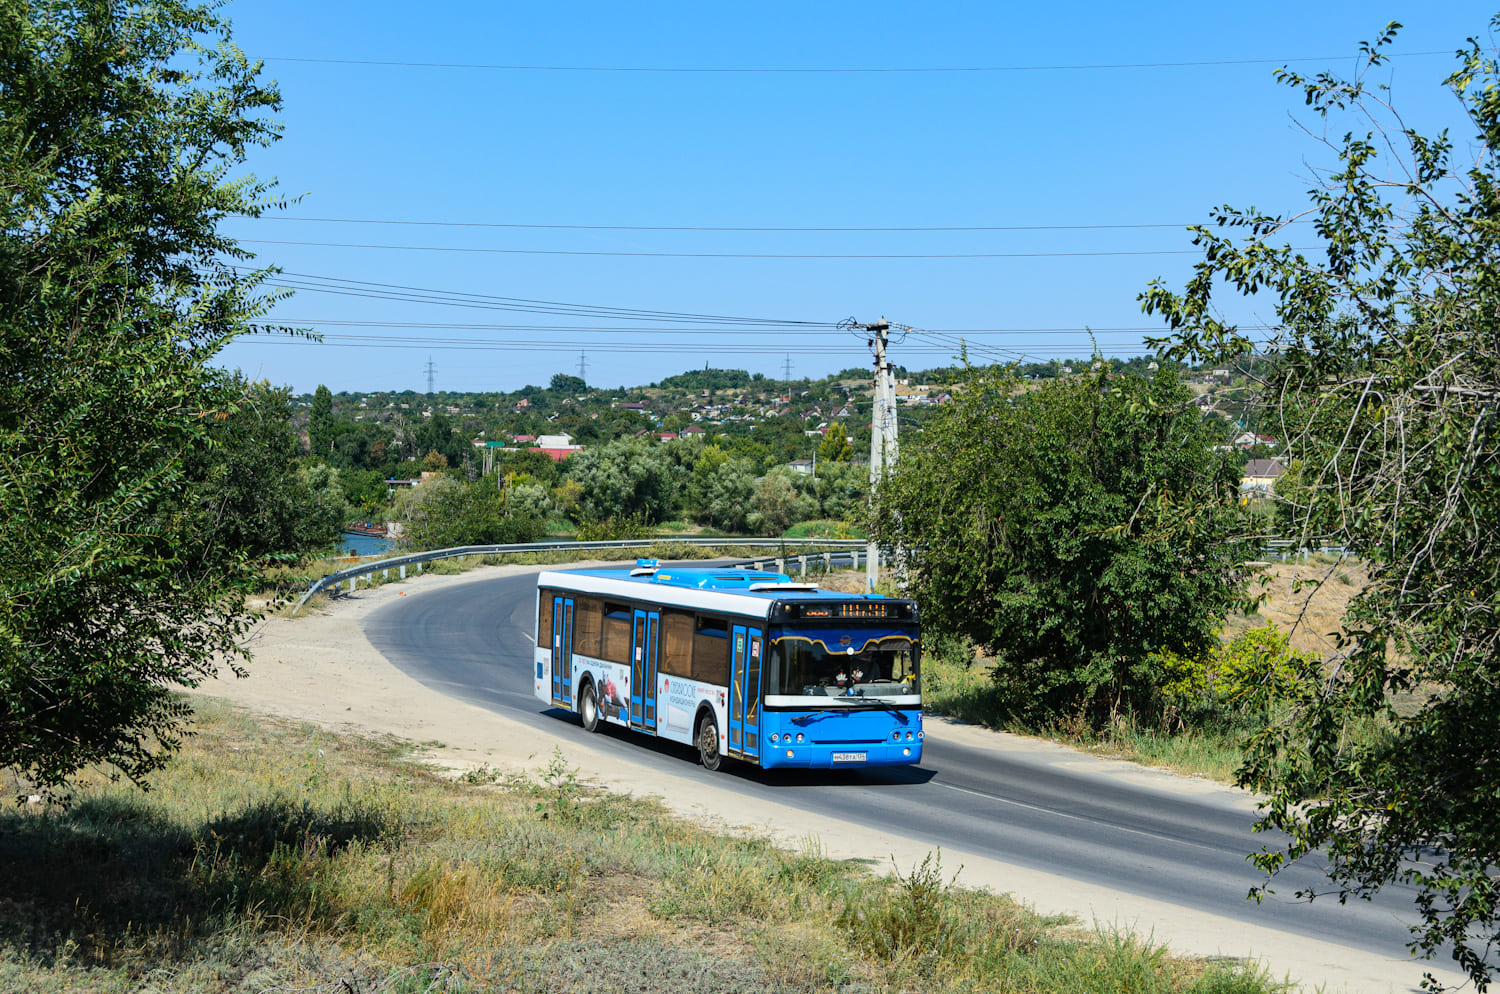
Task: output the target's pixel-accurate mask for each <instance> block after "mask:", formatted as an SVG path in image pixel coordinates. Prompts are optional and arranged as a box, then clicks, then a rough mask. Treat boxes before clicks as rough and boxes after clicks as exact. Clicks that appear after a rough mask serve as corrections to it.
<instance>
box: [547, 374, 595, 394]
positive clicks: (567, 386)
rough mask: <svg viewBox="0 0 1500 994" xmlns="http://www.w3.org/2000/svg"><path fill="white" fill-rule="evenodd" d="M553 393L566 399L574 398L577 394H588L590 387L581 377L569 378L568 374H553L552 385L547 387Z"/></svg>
mask: <svg viewBox="0 0 1500 994" xmlns="http://www.w3.org/2000/svg"><path fill="white" fill-rule="evenodd" d="M547 389H549V390H551V391H552V392H553V393H558V394H562V395H563V396H564V397H572V396H575V395H577V394H581V393H587V392H588V389H589V385H588V384H587V383H585V382H584V381H583V377H581V376H569V375H568V374H567V373H553V374H552V383H551V384H550V385H549V386H548V387H547Z"/></svg>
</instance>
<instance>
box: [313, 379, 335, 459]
mask: <svg viewBox="0 0 1500 994" xmlns="http://www.w3.org/2000/svg"><path fill="white" fill-rule="evenodd" d="M332 446H333V393H332V392H331V391H330V390H329V389H328V388H327V387H326V386H324V385H323V384H321V383H319V384H318V389H317V390H315V391H314V392H313V401H312V412H311V413H310V414H309V415H308V417H307V447H308V448H309V449H310V450H311V451H312V454H313V455H315V456H318V457H320V458H324V459H326V458H328V454H329V451H330V449H331V448H332Z"/></svg>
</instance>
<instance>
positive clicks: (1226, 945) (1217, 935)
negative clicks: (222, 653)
mask: <svg viewBox="0 0 1500 994" xmlns="http://www.w3.org/2000/svg"><path fill="white" fill-rule="evenodd" d="M535 569H536V568H535V567H510V566H503V567H488V568H484V569H479V570H475V571H472V572H469V573H465V574H462V575H459V576H434V575H424V576H419V577H414V578H412V579H409V580H408V581H406V582H404V583H400V584H396V583H392V584H386V585H383V586H380V587H376V588H373V589H363V590H360V591H359V592H358V593H356V594H353V595H345V596H343V597H340V598H339V599H338V600H337V601H334V602H332V603H331V605H330V606H329V607H328V608H327V609H326V610H324V611H321V612H317V613H314V614H312V615H310V616H307V617H302V618H297V619H284V618H273V619H270V620H268V621H267V622H266V623H265V624H264V625H263V626H261V627H260V628H259V629H258V630H257V631H256V633H255V634H254V636H253V638H252V640H251V642H250V648H251V650H252V651H253V652H254V655H255V658H254V662H253V663H252V664H251V666H250V667H249V669H250V675H249V676H248V677H246V678H245V679H242V680H237V679H235V678H234V677H233V676H229V675H227V674H226V675H222V676H221V677H220V678H219V679H217V680H214V681H210V682H207V683H205V684H204V685H203V686H202V687H201V688H200V689H199V690H200V692H201V693H204V694H207V695H210V696H214V697H220V698H224V699H227V700H229V701H231V702H233V703H235V704H237V705H239V706H242V707H244V708H246V709H247V710H249V711H252V712H255V713H260V714H268V715H275V716H279V717H285V718H295V719H300V720H305V721H310V722H314V723H316V724H318V725H321V726H324V727H327V728H330V729H335V730H353V731H362V732H373V733H378V734H385V735H392V736H396V737H398V738H401V739H404V740H408V741H411V742H415V743H421V744H423V745H424V748H425V751H426V754H427V756H428V757H429V758H430V760H431V761H432V762H434V763H436V764H439V765H441V766H444V767H448V768H452V769H455V770H466V769H473V768H476V767H480V766H488V767H490V768H492V769H495V770H499V771H501V772H503V773H512V772H523V771H534V770H537V769H539V768H540V767H542V766H544V765H545V764H546V763H547V762H548V760H549V759H550V758H551V756H552V753H553V750H554V749H557V748H560V749H561V750H562V752H563V755H564V756H565V757H566V759H567V761H568V763H569V764H570V765H574V766H577V767H578V768H579V769H581V770H587V771H589V774H590V776H591V777H592V778H593V779H595V780H597V781H598V782H599V783H601V784H605V785H607V786H608V787H609V789H611V790H618V791H628V792H630V793H633V794H638V795H642V796H652V795H654V796H658V797H661V798H663V800H664V801H665V802H666V804H667V805H668V806H669V807H671V808H672V809H673V810H675V811H677V812H678V813H680V814H682V815H684V816H687V817H691V818H695V819H698V820H700V821H704V822H708V823H712V824H717V825H723V826H727V827H730V828H735V829H742V830H748V831H755V832H762V833H765V834H768V835H770V836H772V837H774V838H776V839H777V840H779V841H781V842H783V843H784V844H786V845H789V846H792V847H796V846H799V845H803V844H805V843H807V842H808V841H809V840H813V841H815V842H816V843H817V844H818V845H820V846H821V847H822V848H823V850H824V851H825V852H827V853H828V855H830V856H833V857H836V858H848V857H862V858H869V857H871V856H878V857H882V858H883V857H887V856H889V857H891V858H892V859H894V861H895V863H896V865H898V866H900V867H901V868H902V869H903V870H905V869H909V868H911V867H912V866H914V865H916V864H918V863H920V862H921V860H922V858H923V856H925V855H926V854H927V853H928V852H929V851H930V850H931V849H932V848H933V847H932V846H931V845H926V844H923V843H921V842H919V841H913V840H910V839H907V838H903V837H901V836H898V835H894V834H890V833H885V832H880V831H876V830H873V829H868V828H864V827H861V826H857V825H852V824H849V823H847V822H842V821H838V820H836V819H833V818H827V817H822V816H819V815H816V814H811V813H808V812H804V811H799V810H796V809H793V808H789V807H781V806H779V805H767V804H766V803H765V802H763V801H761V800H758V799H757V800H752V799H750V798H747V797H743V796H741V795H739V794H737V793H735V792H734V791H733V790H730V789H728V788H727V787H725V788H722V789H721V788H705V787H704V786H703V785H702V784H701V783H697V782H693V781H689V780H687V779H686V778H680V777H675V776H672V775H670V774H666V775H664V774H662V773H661V772H659V771H656V770H648V769H647V768H645V767H643V766H639V765H636V764H634V763H631V762H626V761H622V760H620V759H616V758H613V757H609V756H606V755H603V754H601V753H598V752H596V751H594V750H592V749H590V748H588V747H586V746H580V745H578V744H577V743H575V742H571V741H570V742H566V743H564V742H563V740H562V739H561V738H559V737H556V736H552V735H549V734H547V733H545V732H539V731H537V730H536V729H533V728H531V727H528V726H523V725H521V724H519V723H517V722H513V721H510V720H508V719H506V718H503V717H500V716H498V715H495V714H491V713H490V712H487V711H484V710H482V709H480V708H478V707H474V706H471V705H468V704H464V703H461V702H458V701H455V700H454V699H452V698H449V697H446V696H444V695H442V694H440V693H437V692H436V691H433V690H429V689H428V688H426V687H424V686H422V685H421V684H419V683H417V682H416V681H415V680H412V679H411V678H409V677H407V676H406V675H405V674H403V673H402V672H401V671H400V670H398V669H397V668H396V667H395V666H393V665H392V664H391V663H389V662H388V661H387V660H386V659H385V658H384V657H383V656H382V655H381V654H380V653H379V652H378V651H376V649H375V648H374V646H372V645H371V644H370V642H369V640H368V639H367V638H366V637H365V635H364V631H363V624H364V622H365V620H366V619H367V618H368V617H369V616H370V614H371V612H373V611H375V610H377V609H378V608H380V607H381V606H382V605H384V604H388V603H390V602H391V601H393V600H395V599H397V598H402V597H416V596H428V595H430V594H432V593H433V592H436V591H440V590H444V589H448V588H451V587H454V586H458V585H462V584H467V583H473V582H477V581H481V580H484V579H488V578H491V577H494V576H497V575H502V574H507V573H509V574H514V573H522V572H534V571H535ZM926 727H927V734H928V735H929V736H930V737H933V738H939V739H949V740H953V741H961V742H964V743H966V744H969V745H974V746H979V747H983V748H992V749H1004V750H1008V751H1019V750H1025V751H1028V752H1032V753H1036V754H1040V755H1042V756H1044V757H1046V758H1047V761H1049V762H1055V763H1057V764H1059V765H1063V766H1068V767H1082V768H1088V769H1093V770H1098V771H1107V772H1109V773H1110V775H1112V776H1116V777H1120V778H1127V779H1130V780H1134V781H1138V782H1142V783H1148V784H1151V785H1153V786H1155V787H1157V788H1158V789H1170V790H1176V791H1182V792H1193V793H1210V792H1213V793H1220V794H1223V795H1224V796H1226V797H1230V798H1232V799H1233V800H1234V802H1235V803H1238V804H1243V805H1244V806H1245V808H1246V811H1247V814H1248V812H1249V811H1250V809H1251V807H1252V805H1251V802H1250V800H1249V798H1248V797H1247V796H1245V795H1244V794H1243V793H1241V792H1238V791H1234V790H1232V789H1231V788H1227V787H1222V786H1219V785H1217V784H1212V783H1208V782H1205V781H1202V780H1195V779H1190V778H1185V777H1177V776H1173V775H1172V774H1168V773H1163V772H1159V771H1155V770H1148V769H1145V768H1143V767H1140V766H1137V765H1135V764H1132V763H1126V762H1121V761H1118V760H1107V759H1099V758H1097V757H1093V756H1087V755H1084V754H1081V753H1078V752H1076V751H1074V750H1071V749H1067V748H1064V747H1062V746H1059V745H1055V744H1052V743H1046V742H1038V741H1035V740H1031V739H1025V738H1021V737H1018V736H1013V735H1006V734H1003V733H995V732H989V731H987V730H984V729H979V728H975V727H972V726H965V725H959V724H956V723H952V722H946V721H943V720H941V719H934V718H928V719H927V722H926ZM943 865H944V867H945V868H947V869H956V868H958V867H959V866H960V865H962V867H963V869H962V872H961V874H960V878H959V879H960V881H961V882H962V883H964V884H967V885H969V886H975V887H988V888H990V889H992V890H995V891H997V892H1002V893H1009V894H1010V895H1012V896H1013V897H1015V898H1016V899H1018V900H1020V901H1022V902H1024V903H1025V904H1028V905H1030V906H1032V907H1034V908H1036V909H1037V910H1038V911H1041V912H1043V913H1047V914H1056V913H1065V914H1070V915H1073V916H1074V917H1076V918H1077V919H1079V920H1080V921H1082V922H1084V923H1089V922H1097V923H1099V924H1101V925H1105V926H1118V927H1121V928H1126V929H1130V930H1132V931H1134V932H1136V933H1137V934H1139V935H1142V936H1151V937H1152V938H1153V939H1154V940H1155V941H1157V942H1160V943H1163V944H1165V945H1166V946H1168V947H1169V948H1170V949H1171V950H1173V951H1174V952H1177V953H1182V954H1193V955H1198V956H1206V957H1233V958H1252V959H1257V960H1259V961H1260V962H1262V963H1263V964H1264V965H1265V966H1266V967H1267V968H1269V969H1270V970H1271V971H1272V973H1273V974H1274V975H1275V976H1278V977H1290V978H1292V979H1294V980H1296V981H1298V982H1299V983H1300V984H1302V985H1303V986H1304V987H1305V988H1306V989H1309V990H1311V989H1313V988H1316V987H1322V988H1323V989H1324V990H1325V991H1327V992H1329V994H1334V992H1340V991H1343V992H1349V994H1353V992H1395V991H1407V990H1416V989H1417V985H1418V982H1419V981H1420V980H1421V972H1422V967H1421V965H1419V964H1418V963H1416V962H1413V961H1412V960H1410V959H1404V958H1394V957H1378V956H1373V955H1370V954H1367V953H1364V952H1361V951H1357V950H1352V949H1349V948H1347V947H1344V946H1337V945H1333V944H1330V943H1324V942H1317V941H1313V940H1309V939H1306V938H1304V937H1302V936H1299V935H1295V934H1291V933H1287V932H1281V931H1277V930H1273V929H1268V928H1258V927H1255V926H1250V925H1246V924H1245V923H1243V922H1240V921H1235V920H1232V919H1228V918H1221V917H1218V916H1214V915H1207V914H1203V913H1201V912H1198V911H1195V910H1192V909H1188V908H1183V907H1178V906H1175V905H1171V904H1168V903H1164V902H1160V901H1152V900H1147V899H1142V898H1139V897H1136V896H1134V895H1131V894H1125V893H1121V892H1118V891H1113V890H1110V889H1107V888H1103V887H1094V886H1090V885H1087V884H1081V883H1079V882H1077V881H1075V880H1070V879H1068V878H1066V877H1062V876H1058V875H1053V874H1048V873H1043V872H1039V871H1036V870H1032V869H1027V868H1025V867H1019V866H1013V865H1008V864H1005V863H1003V862H998V861H995V860H990V859H984V858H982V857H979V856H975V855H973V854H971V853H963V852H958V851H952V850H944V852H943ZM1432 965H1434V966H1437V965H1440V964H1432ZM1438 975H1439V978H1440V979H1442V980H1444V982H1445V983H1450V984H1457V983H1459V982H1460V981H1461V979H1462V978H1461V977H1459V976H1458V975H1457V974H1455V973H1452V972H1451V971H1438Z"/></svg>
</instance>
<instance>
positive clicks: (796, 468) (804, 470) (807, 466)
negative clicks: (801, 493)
mask: <svg viewBox="0 0 1500 994" xmlns="http://www.w3.org/2000/svg"><path fill="white" fill-rule="evenodd" d="M787 465H789V466H791V467H792V472H794V473H801V474H802V475H803V476H807V475H808V474H809V473H811V472H812V471H813V462H812V460H811V459H793V460H792V461H791V462H790V463H788V464H787Z"/></svg>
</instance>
